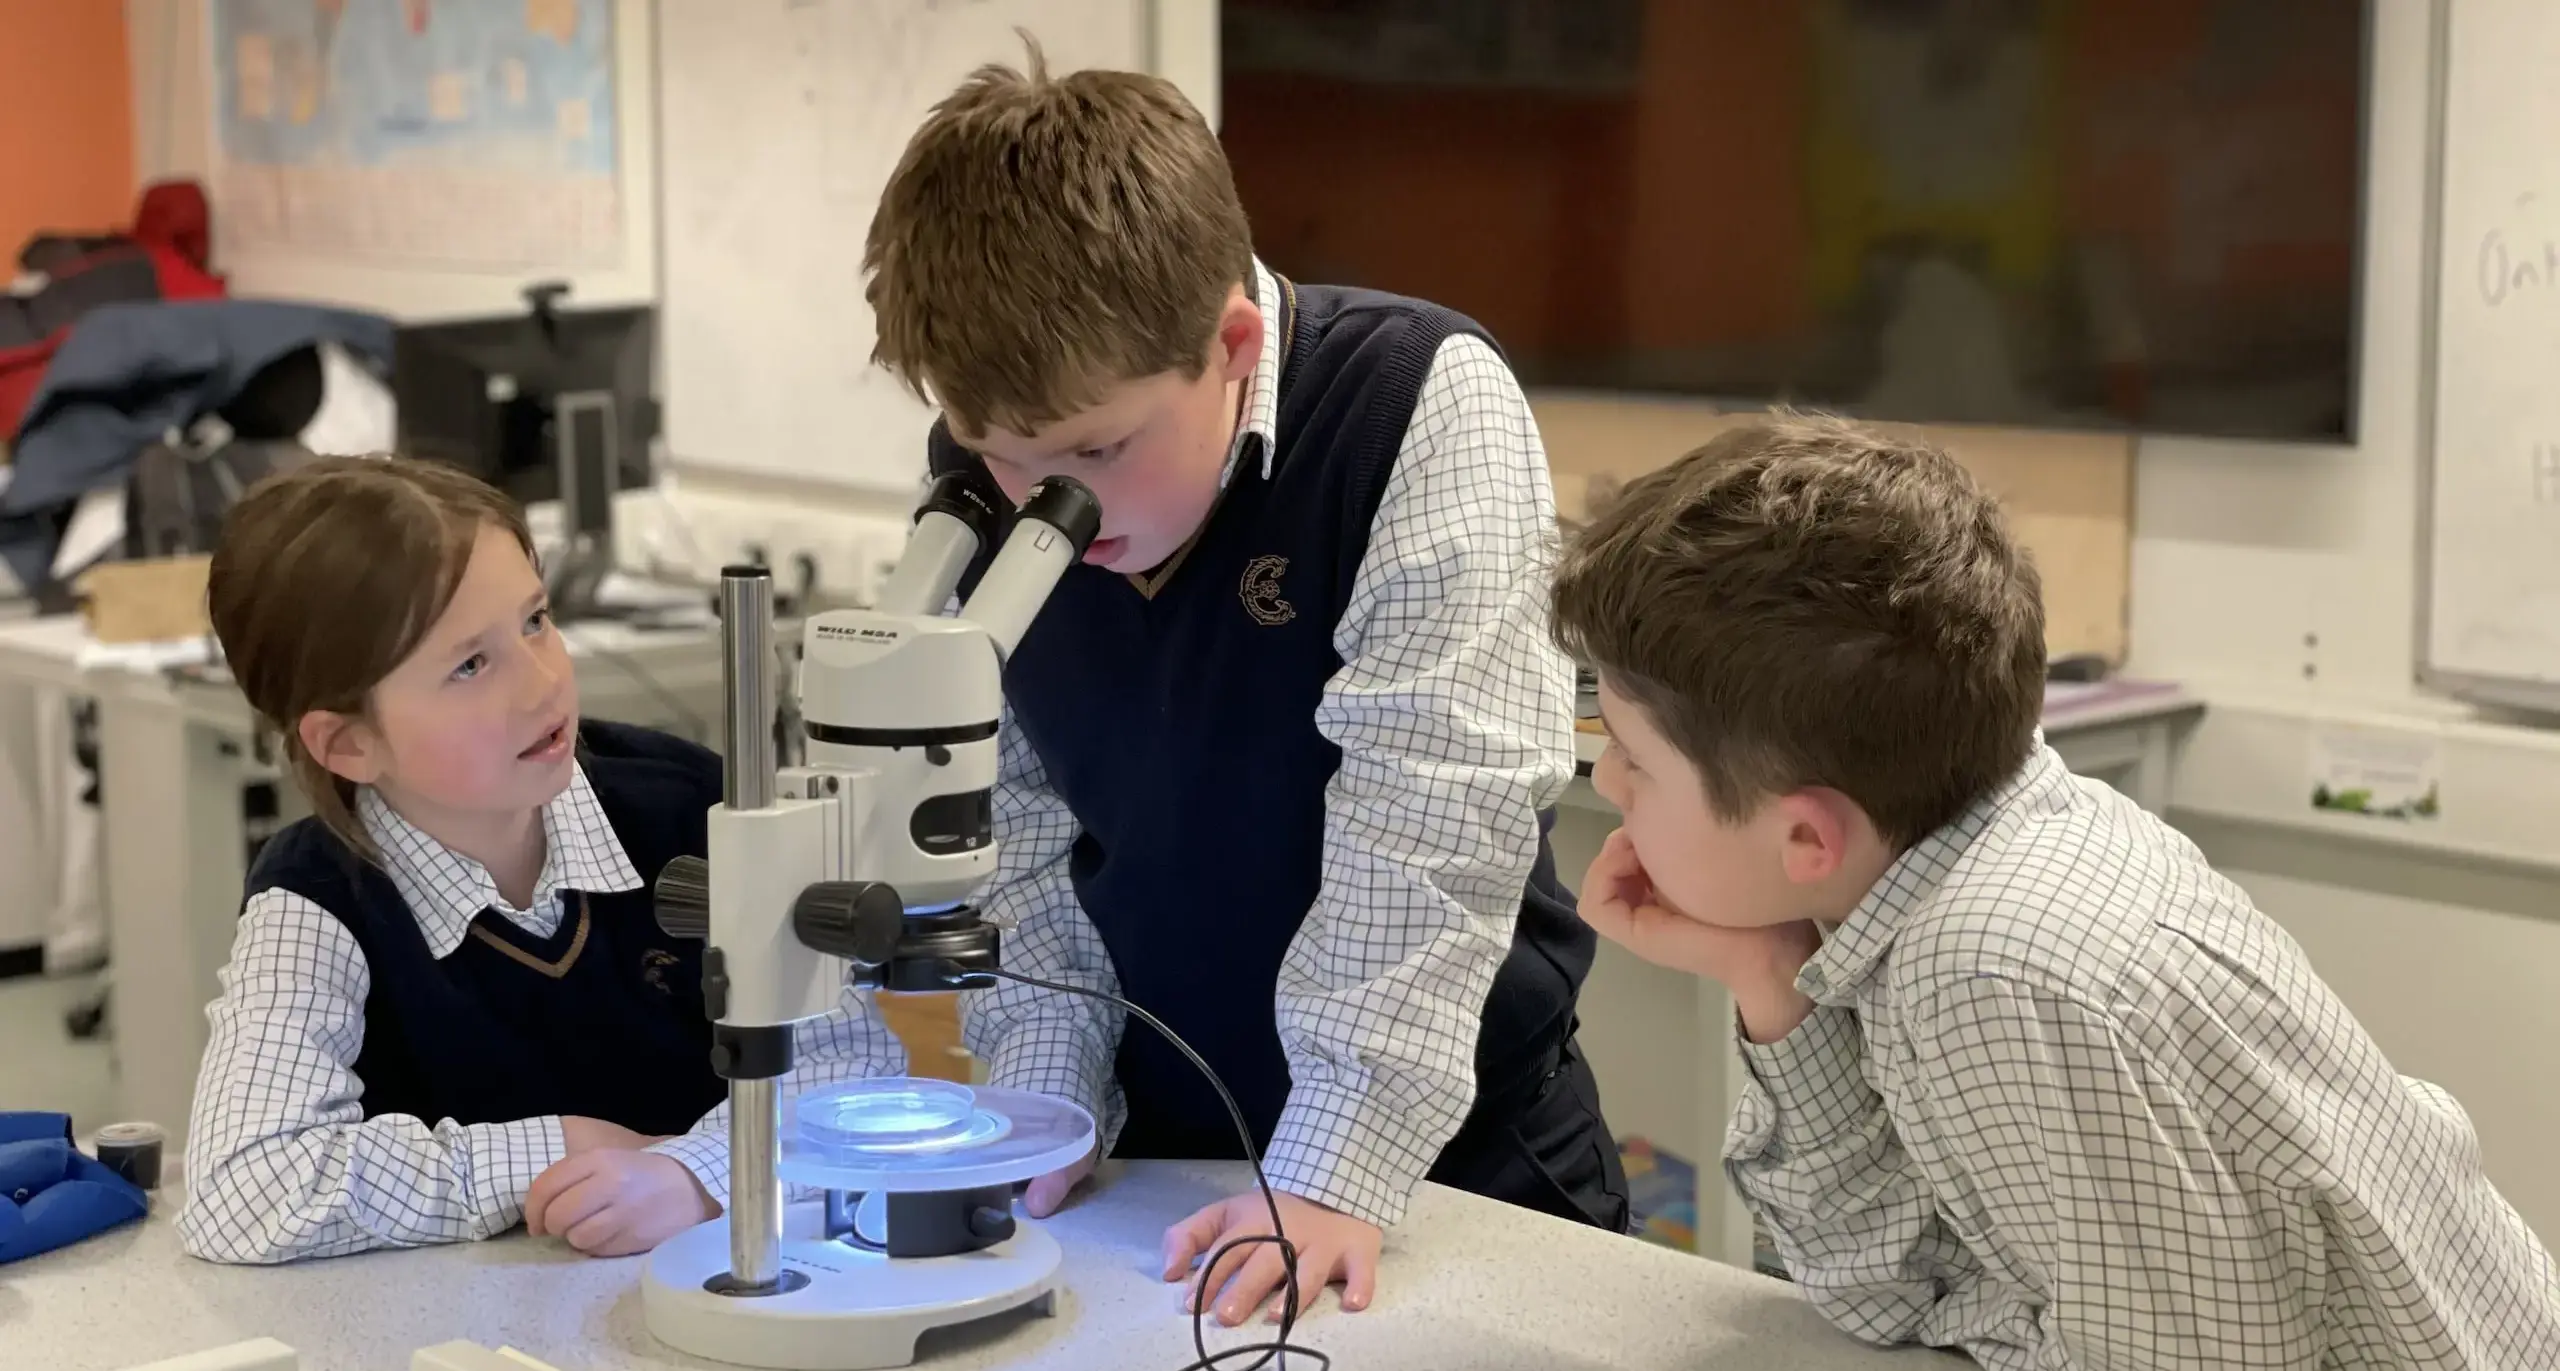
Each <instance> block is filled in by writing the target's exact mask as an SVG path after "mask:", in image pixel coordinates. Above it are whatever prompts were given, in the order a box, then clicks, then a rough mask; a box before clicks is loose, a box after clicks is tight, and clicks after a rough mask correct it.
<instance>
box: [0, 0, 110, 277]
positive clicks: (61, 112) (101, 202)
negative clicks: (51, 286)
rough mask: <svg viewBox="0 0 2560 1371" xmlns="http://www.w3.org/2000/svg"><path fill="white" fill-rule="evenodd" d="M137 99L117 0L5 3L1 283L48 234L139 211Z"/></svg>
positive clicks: (0, 81) (0, 10)
mask: <svg viewBox="0 0 2560 1371" xmlns="http://www.w3.org/2000/svg"><path fill="white" fill-rule="evenodd" d="M133 193H134V182H133V96H132V90H131V83H130V80H129V77H128V75H127V71H126V68H125V47H124V6H123V5H122V4H119V3H117V0H0V279H5V278H6V277H7V276H9V275H11V274H14V272H15V271H16V269H17V261H18V249H19V248H21V247H23V246H24V245H25V244H26V241H27V239H28V237H29V236H31V235H32V234H34V233H36V232H37V231H39V230H43V229H73V230H83V231H95V230H99V229H105V228H113V227H118V226H121V225H123V224H124V223H125V222H126V221H127V220H129V219H130V218H131V217H132V214H133Z"/></svg>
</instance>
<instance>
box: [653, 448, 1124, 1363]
mask: <svg viewBox="0 0 2560 1371" xmlns="http://www.w3.org/2000/svg"><path fill="white" fill-rule="evenodd" d="M1008 513H1009V511H1008V508H1007V502H1006V501H1005V499H1004V496H1003V493H1002V492H1001V491H999V490H997V489H996V488H995V485H994V483H993V482H992V481H991V480H989V479H987V478H986V477H985V476H984V475H983V473H972V474H969V475H960V474H953V475H947V476H944V477H942V478H941V479H940V480H938V481H937V482H936V483H935V484H934V486H933V487H932V490H931V491H930V493H929V494H928V495H927V497H926V499H925V502H924V504H923V505H922V507H921V508H920V509H919V510H918V512H917V515H916V521H915V524H914V526H913V528H912V529H911V530H910V532H909V534H908V539H907V544H906V547H905V550H904V552H903V554H902V556H901V557H900V559H899V563H898V566H897V569H896V571H895V572H894V573H893V574H892V576H891V577H890V579H889V581H888V582H887V584H886V585H885V586H884V588H883V589H882V591H881V593H880V595H879V597H878V603H877V604H876V605H875V606H874V607H873V608H870V609H864V610H839V611H831V612H828V613H823V614H819V615H816V616H813V617H811V618H810V619H809V620H808V621H807V622H806V623H805V624H804V625H803V626H802V645H801V665H800V682H799V699H800V708H801V715H802V718H803V720H804V727H805V729H806V738H807V746H806V750H805V751H806V755H805V764H803V765H796V766H789V767H780V768H777V766H776V765H775V734H774V729H773V726H772V724H773V710H774V690H773V676H774V664H775V663H776V661H777V657H776V654H775V652H774V650H773V642H772V634H773V581H772V576H771V573H770V572H769V571H767V570H766V569H764V568H761V567H737V568H730V569H728V570H725V571H723V572H722V573H721V581H720V608H721V640H722V641H721V647H722V651H723V653H724V656H725V659H726V661H725V669H724V686H725V691H726V700H725V703H726V715H727V719H726V725H727V728H726V738H727V743H728V753H727V770H726V777H725V787H724V802H723V803H722V804H720V805H719V806H717V807H715V808H714V809H713V810H712V811H711V815H710V844H709V859H708V860H707V861H706V860H702V859H697V858H691V857H686V858H679V859H677V860H676V861H674V862H671V863H669V864H668V866H667V868H666V870H665V871H664V872H663V873H662V874H661V875H660V876H659V877H658V881H657V885H656V889H655V894H656V908H657V918H658V922H659V925H660V926H661V927H662V928H664V929H665V930H666V931H668V932H669V933H671V934H674V935H677V936H680V937H692V938H701V939H703V940H704V942H705V943H706V946H705V948H704V950H703V955H702V984H703V998H704V1001H705V1004H706V1007H707V1008H708V1010H709V1011H710V1014H711V1018H712V1020H713V1028H712V1034H713V1046H712V1062H713V1065H714V1067H715V1068H716V1069H717V1070H718V1071H719V1073H720V1075H721V1076H722V1077H723V1078H724V1079H725V1080H726V1081H727V1082H728V1086H729V1204H728V1209H727V1212H726V1213H725V1214H724V1215H723V1216H722V1217H721V1218H718V1219H714V1220H712V1221H710V1222H708V1223H705V1224H702V1225H700V1226H698V1227H696V1228H693V1229H691V1230H689V1231H687V1232H685V1233H681V1234H678V1235H677V1236H676V1237H675V1238H673V1239H671V1240H669V1241H668V1242H667V1243H665V1244H663V1245H662V1246H660V1247H659V1248H658V1249H657V1250H656V1251H655V1252H653V1253H651V1254H650V1257H649V1259H648V1264H647V1268H646V1271H645V1273H644V1275H643V1278H642V1287H641V1295H642V1300H641V1304H642V1309H643V1313H644V1316H645V1320H646V1322H647V1325H648V1328H649V1331H650V1332H651V1333H652V1334H653V1335H655V1336H656V1337H657V1338H658V1339H659V1340H660V1341H662V1342H665V1343H667V1344H669V1345H670V1346H673V1347H676V1348H678V1349H680V1350H682V1351H685V1352H690V1353H693V1354H695V1355H698V1356H703V1357H708V1358H711V1359H714V1360H718V1361H724V1362H732V1363H737V1364H742V1365H748V1366H759V1367H791V1368H831V1369H835V1371H857V1369H858V1368H870V1367H888V1366H903V1365H905V1364H907V1363H908V1362H910V1361H912V1360H913V1359H914V1355H915V1342H916V1338H917V1337H918V1336H920V1335H921V1334H922V1333H924V1332H925V1331H927V1330H928V1329H931V1328H936V1327H941V1326H945V1325H949V1324H956V1323H963V1322H969V1321H973V1320H976V1319H979V1318H983V1317H986V1316H989V1315H993V1314H998V1313H1002V1312H1005V1311H1008V1310H1013V1309H1020V1308H1024V1307H1030V1308H1032V1309H1034V1310H1035V1311H1037V1312H1041V1313H1047V1312H1050V1310H1051V1303H1050V1301H1051V1296H1052V1292H1053V1291H1054V1289H1055V1282H1056V1275H1057V1270H1058V1264H1059V1249H1058V1244H1057V1241H1056V1240H1055V1239H1054V1238H1051V1237H1050V1236H1049V1235H1048V1234H1046V1233H1044V1232H1042V1231H1040V1230H1039V1228H1038V1227H1037V1226H1035V1225H1032V1224H1028V1223H1019V1222H1017V1221H1016V1220H1015V1218H1014V1216H1013V1210H1012V1199H1013V1186H1014V1184H1015V1183H1016V1182H1018V1181H1024V1180H1028V1179H1030V1178H1032V1177H1034V1176H1038V1175H1041V1174H1044V1173H1046V1172H1048V1171H1052V1170H1055V1169H1057V1168H1059V1167H1062V1166H1066V1165H1069V1164H1071V1163H1073V1162H1075V1161H1077V1160H1079V1159H1081V1158H1082V1157H1083V1156H1084V1154H1085V1152H1086V1151H1087V1150H1088V1149H1089V1148H1090V1147H1091V1146H1092V1143H1093V1139H1094V1124H1093V1119H1092V1117H1091V1116H1090V1115H1089V1114H1087V1113H1086V1112H1085V1111H1084V1110H1083V1109H1080V1108H1078V1107H1077V1106H1076V1105H1074V1104H1072V1103H1069V1102H1066V1101H1063V1100H1058V1099H1054V1098H1051V1097H1048V1096H1043V1095H1036V1094H1032V1093H1029V1092H1023V1091H1009V1090H999V1089H992V1088H971V1087H968V1086H963V1085H958V1084H954V1083H951V1082H944V1081H929V1080H915V1079H906V1078H897V1079H887V1080H867V1081H855V1082H849V1083H846V1084H843V1085H838V1086H832V1087H827V1088H824V1089H819V1090H813V1091H810V1092H808V1093H807V1094H805V1095H803V1096H801V1097H800V1098H799V1099H798V1100H796V1101H792V1102H790V1108H789V1112H788V1116H787V1117H786V1113H785V1102H784V1101H783V1100H782V1099H781V1098H780V1097H779V1091H778V1087H779V1083H780V1080H781V1078H782V1076H783V1075H784V1073H786V1072H787V1071H789V1070H790V1069H791V1064H792V1026H793V1025H794V1024H796V1023H799V1022H802V1021H805V1020H808V1019H812V1018H816V1017H818V1016H819V1015H822V1014H825V1013H826V1012H828V1011H829V1010H831V1009H833V1008H835V1007H836V1005H837V1004H838V1002H839V1000H840V997H841V994H842V991H843V989H844V987H845V985H846V984H847V983H848V981H850V983H852V984H854V985H858V986H863V987H868V988H872V989H885V990H913V991H938V990H953V989H960V988H975V987H981V986H985V985H989V984H992V983H993V977H992V976H991V975H990V974H988V973H990V972H991V971H993V969H994V968H995V967H996V965H997V961H998V953H999V949H1000V945H1001V937H1002V935H1001V931H1000V930H999V929H998V928H996V927H995V926H994V925H991V924H988V923H986V922H985V921H984V920H983V919H981V917H980V915H979V911H978V909H977V908H976V907H975V906H974V905H972V904H971V903H970V900H971V897H972V895H973V894H974V893H975V892H976V891H977V890H978V888H979V887H980V886H981V885H983V884H984V883H985V882H986V881H987V880H988V878H989V877H991V876H993V875H994V874H995V869H996V844H995V832H994V827H995V825H994V812H993V792H994V788H995V783H996V766H997V741H996V731H997V721H998V716H999V714H1000V712H1001V711H1002V708H1003V692H1002V679H1001V678H1002V668H1003V660H1004V658H1005V657H1006V655H1008V654H1009V653H1011V652H1012V650H1013V648H1014V646H1015V644H1016V643H1018V642H1019V641H1020V640H1021V638H1022V635H1023V632H1024V631H1025V630H1026V629H1028V628H1029V627H1030V625H1031V621H1032V618H1033V616H1034V615H1036V614H1037V613H1038V612H1039V609H1040V606H1041V604H1042V603H1043V602H1044V601H1045V600H1046V599H1047V598H1048V595H1049V592H1050V590H1051V589H1052V588H1053V587H1054V586H1055V585H1056V584H1057V581H1058V577H1059V576H1060V575H1061V574H1062V573H1064V572H1065V570H1066V569H1067V568H1068V567H1069V566H1071V565H1073V564H1074V563H1075V562H1076V561H1077V560H1079V559H1080V558H1081V557H1082V556H1083V555H1084V550H1085V548H1086V546H1087V545H1088V544H1089V543H1091V542H1092V540H1093V538H1094V535H1095V534H1096V533H1097V532H1098V531H1099V529H1100V527H1101V523H1102V512H1101V508H1100V506H1099V505H1097V504H1096V503H1095V501H1094V498H1093V495H1092V493H1091V492H1090V491H1088V490H1086V489H1085V488H1084V487H1083V486H1082V485H1079V484H1078V483H1076V482H1075V481H1072V480H1068V479H1065V478H1060V477H1053V478H1051V479H1049V480H1045V481H1042V482H1041V483H1040V484H1038V485H1036V486H1034V487H1032V489H1031V491H1030V493H1029V494H1028V496H1026V498H1025V499H1024V501H1023V503H1022V506H1021V508H1020V509H1019V511H1011V512H1010V520H1009V522H1010V525H1011V532H1010V534H1009V535H1008V536H1006V537H1005V539H1004V542H1003V545H1002V546H1001V547H1000V548H999V549H998V550H997V552H996V555H995V557H994V559H993V560H992V561H991V562H990V563H989V564H988V566H987V569H986V571H985V573H984V574H983V575H982V576H981V577H980V578H979V581H978V583H977V585H976V587H975V588H974V590H973V591H972V592H971V593H970V595H969V597H968V601H967V603H966V604H965V605H964V606H962V608H961V610H960V612H959V614H958V615H957V616H946V615H944V614H943V610H944V609H945V608H946V607H947V606H948V605H949V604H950V603H951V600H952V597H953V595H954V593H955V592H956V590H957V588H958V587H959V585H960V582H961V580H962V578H963V577H964V575H965V574H966V572H967V570H968V568H969V566H970V564H971V563H972V562H973V561H974V560H975V559H976V557H977V555H978V553H979V552H980V550H981V549H982V548H985V547H987V546H989V545H990V544H991V543H992V542H993V540H994V539H995V537H996V536H997V534H998V533H999V532H1000V531H1001V530H1003V529H1004V528H1005V527H1006V525H1007V523H1008ZM786 1183H790V1184H798V1185H802V1186H806V1187H808V1188H810V1189H813V1190H816V1191H818V1192H820V1193H821V1195H822V1197H823V1198H822V1199H821V1200H818V1201H814V1202H809V1203H803V1204H791V1205H786V1204H785V1203H784V1194H785V1192H784V1189H783V1187H784V1185H785V1184H786Z"/></svg>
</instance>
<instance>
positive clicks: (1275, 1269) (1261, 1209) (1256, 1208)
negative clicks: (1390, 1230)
mask: <svg viewBox="0 0 2560 1371" xmlns="http://www.w3.org/2000/svg"><path fill="white" fill-rule="evenodd" d="M1273 1198H1274V1199H1275V1200H1277V1201H1278V1202H1279V1205H1280V1223H1281V1227H1282V1228H1283V1229H1284V1230H1285V1231H1286V1233H1287V1235H1288V1238H1289V1243H1290V1245H1291V1246H1293V1247H1295V1248H1297V1249H1298V1313H1299V1315H1300V1316H1301V1317H1303V1316H1304V1315H1305V1314H1306V1312H1307V1311H1308V1310H1309V1309H1311V1308H1313V1307H1314V1305H1315V1302H1316V1296H1318V1295H1320V1294H1322V1293H1323V1292H1324V1288H1325V1287H1326V1286H1328V1285H1331V1284H1333V1283H1334V1282H1335V1281H1340V1282H1342V1307H1343V1308H1345V1309H1348V1310H1351V1311H1353V1312H1355V1313H1356V1312H1358V1311H1359V1310H1362V1309H1366V1308H1368V1307H1369V1301H1370V1299H1371V1298H1372V1297H1374V1296H1375V1295H1376V1294H1377V1291H1378V1249H1379V1247H1380V1246H1381V1245H1382V1244H1383V1243H1384V1242H1385V1239H1386V1235H1385V1234H1384V1233H1382V1232H1380V1231H1379V1229H1378V1226H1377V1225H1376V1224H1373V1223H1370V1222H1368V1221H1366V1220H1364V1219H1355V1218H1353V1217H1352V1216H1350V1215H1349V1214H1345V1213H1343V1212H1342V1211H1340V1210H1338V1209H1328V1208H1326V1207H1325V1206H1323V1205H1320V1204H1317V1203H1316V1202H1315V1201H1313V1200H1307V1199H1300V1198H1299V1197H1298V1196H1295V1195H1289V1194H1278V1195H1274V1196H1273ZM1270 1231H1271V1207H1270V1205H1268V1204H1266V1203H1264V1202H1263V1198H1262V1192H1261V1191H1259V1190H1248V1191H1246V1192H1245V1193H1244V1194H1241V1195H1238V1196H1236V1197H1235V1198H1233V1199H1229V1200H1221V1201H1219V1202H1218V1203H1216V1204H1213V1205H1210V1206H1209V1207H1208V1208H1206V1209H1203V1210H1201V1211H1200V1212H1199V1213H1197V1214H1194V1215H1192V1216H1191V1217H1190V1218H1187V1219H1185V1220H1183V1221H1182V1222H1180V1223H1178V1224H1175V1225H1174V1226H1173V1227H1171V1228H1168V1229H1166V1230H1165V1234H1164V1278H1165V1279H1166V1280H1167V1281H1178V1280H1182V1279H1183V1278H1185V1277H1187V1276H1189V1275H1190V1274H1191V1272H1192V1268H1193V1266H1194V1264H1195V1263H1196V1264H1199V1266H1200V1275H1199V1279H1198V1280H1197V1281H1195V1282H1194V1283H1193V1285H1192V1287H1191V1289H1190V1290H1189V1292H1187V1293H1186V1294H1185V1295H1184V1296H1183V1302H1182V1307H1183V1309H1184V1310H1185V1311H1186V1312H1190V1311H1196V1310H1197V1309H1199V1308H1200V1306H1201V1304H1202V1302H1203V1301H1205V1300H1209V1299H1211V1298H1213V1297H1212V1296H1211V1295H1210V1294H1209V1293H1208V1292H1210V1291H1216V1292H1217V1294H1216V1295H1215V1296H1214V1298H1215V1300H1216V1302H1217V1309H1218V1322H1220V1323H1223V1324H1225V1325H1226V1326H1228V1327H1229V1328H1233V1327H1235V1326H1236V1325H1237V1324H1240V1323H1243V1322H1244V1321H1245V1320H1246V1319H1248V1318H1251V1317H1252V1316H1253V1311H1254V1310H1255V1309H1258V1308H1260V1307H1261V1306H1262V1303H1263V1301H1265V1300H1269V1301H1271V1311H1270V1320H1271V1322H1273V1323H1278V1322H1279V1321H1280V1310H1281V1304H1282V1303H1283V1302H1284V1301H1285V1300H1286V1299H1287V1298H1288V1284H1287V1281H1286V1278H1285V1275H1284V1273H1285V1272H1286V1271H1287V1269H1288V1268H1287V1267H1286V1266H1285V1265H1284V1264H1283V1260H1282V1257H1281V1254H1280V1245H1279V1244H1278V1243H1268V1242H1265V1243H1251V1244H1240V1245H1238V1246H1236V1247H1235V1248H1233V1249H1231V1250H1229V1251H1228V1252H1227V1253H1226V1254H1225V1255H1223V1256H1220V1257H1219V1258H1218V1259H1217V1263H1216V1264H1215V1265H1214V1266H1213V1265H1209V1264H1208V1263H1207V1261H1206V1259H1207V1258H1208V1257H1209V1256H1210V1255H1211V1254H1213V1253H1215V1252H1217V1250H1218V1248H1219V1247H1220V1246H1221V1245H1222V1244H1225V1243H1227V1242H1230V1241H1232V1240H1234V1239H1237V1238H1247V1237H1252V1236H1255V1235H1257V1234H1264V1233H1269V1232H1270Z"/></svg>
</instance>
